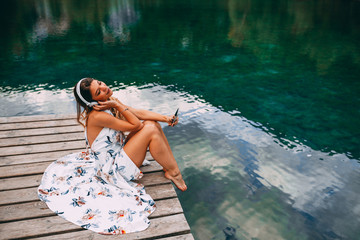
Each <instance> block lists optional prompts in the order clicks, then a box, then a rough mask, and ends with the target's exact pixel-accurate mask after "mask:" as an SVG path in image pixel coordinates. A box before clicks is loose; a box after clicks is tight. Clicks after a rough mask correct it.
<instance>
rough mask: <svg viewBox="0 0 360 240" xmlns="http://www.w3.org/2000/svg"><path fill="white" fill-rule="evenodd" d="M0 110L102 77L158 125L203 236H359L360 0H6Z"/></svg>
mask: <svg viewBox="0 0 360 240" xmlns="http://www.w3.org/2000/svg"><path fill="white" fill-rule="evenodd" d="M2 5H3V6H2V7H1V8H0V13H1V14H0V16H1V21H2V31H1V32H0V34H1V39H0V92H1V95H0V101H1V103H2V104H1V105H0V116H2V117H3V116H23V115H35V114H63V113H74V112H75V104H74V98H73V96H72V87H73V86H74V85H75V84H76V82H77V81H78V80H79V79H80V78H82V77H86V76H90V77H94V78H97V79H99V80H102V81H105V82H106V83H107V84H108V85H110V86H112V88H113V89H114V94H115V96H117V97H118V98H119V99H120V100H121V101H123V102H124V103H126V104H129V105H131V106H134V107H138V108H144V109H151V110H154V111H157V112H160V113H163V114H169V115H170V114H173V112H174V111H175V110H176V108H178V107H179V108H180V123H179V124H178V126H176V127H175V128H169V127H166V126H164V131H165V132H166V134H167V136H168V139H169V142H170V144H171V146H172V149H173V152H174V155H175V157H176V159H177V161H178V162H179V165H180V168H181V170H182V173H183V175H184V178H185V180H186V182H187V184H188V186H189V189H188V191H186V192H185V193H180V192H178V196H179V199H180V201H181V204H182V206H183V208H184V211H185V215H186V218H187V220H188V222H189V224H190V227H191V230H192V233H193V235H194V236H195V238H196V239H225V234H224V232H223V230H224V229H225V228H227V227H228V228H229V227H232V228H234V229H235V230H236V238H237V239H266V240H268V239H276V240H277V239H360V237H359V236H360V187H359V186H360V175H359V174H360V147H359V142H360V127H359V123H360V121H359V119H360V44H359V43H360V14H359V13H360V2H359V1H355V0H354V1H353V0H347V1H340V0H334V1H324V0H322V1H320V0H319V1H314V0H313V1H310V0H309V1H300V0H289V1H285V0H270V1H260V0H254V1H249V0H228V1H221V0H217V1H214V0H191V1H190V0H184V1H179V0H177V1H174V0H143V1H131V0H123V1H120V0H104V1H95V0H86V1H85V0H62V1H55V0H53V1H50V0H42V1H40V0H38V1H35V0H22V1H20V0H12V1H4V2H3V3H2Z"/></svg>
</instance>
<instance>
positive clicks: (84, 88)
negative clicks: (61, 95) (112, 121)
mask: <svg viewBox="0 0 360 240" xmlns="http://www.w3.org/2000/svg"><path fill="white" fill-rule="evenodd" d="M92 81H94V79H93V78H84V79H83V80H82V81H81V83H80V94H81V96H82V97H83V98H84V99H85V100H86V101H88V102H92V101H93V100H92V97H91V93H90V85H91V83H92ZM77 84H78V83H77ZM74 96H75V99H76V112H77V117H76V120H77V121H78V122H79V123H80V124H81V125H82V126H83V127H85V126H86V123H87V119H88V117H89V114H90V112H91V111H92V107H89V106H87V105H86V103H84V102H83V101H82V100H81V99H80V98H79V96H78V94H77V92H76V85H75V87H74ZM110 100H114V101H117V102H119V100H118V99H117V98H115V97H110ZM81 107H82V108H83V110H82V109H81ZM110 111H111V112H112V114H113V115H114V116H115V117H116V118H120V119H122V120H125V118H124V116H123V115H122V114H121V113H120V112H119V111H118V110H117V109H116V108H112V109H110Z"/></svg>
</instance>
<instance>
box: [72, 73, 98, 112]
mask: <svg viewBox="0 0 360 240" xmlns="http://www.w3.org/2000/svg"><path fill="white" fill-rule="evenodd" d="M85 79H86V78H83V79H81V80H80V81H79V82H78V83H77V84H76V93H77V95H78V96H79V98H80V100H81V101H82V102H83V103H85V104H86V106H88V107H93V106H95V105H97V104H98V103H97V102H88V101H86V100H85V98H83V96H81V93H80V84H81V82H82V80H85Z"/></svg>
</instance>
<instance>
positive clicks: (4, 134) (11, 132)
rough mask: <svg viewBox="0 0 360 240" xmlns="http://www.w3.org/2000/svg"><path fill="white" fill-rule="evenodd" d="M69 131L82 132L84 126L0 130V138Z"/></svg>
mask: <svg viewBox="0 0 360 240" xmlns="http://www.w3.org/2000/svg"><path fill="white" fill-rule="evenodd" d="M70 132H84V127H83V126H81V125H80V124H79V125H78V126H64V127H53V128H38V129H20V130H7V131H0V138H6V139H10V138H13V137H27V136H42V135H49V134H59V133H70Z"/></svg>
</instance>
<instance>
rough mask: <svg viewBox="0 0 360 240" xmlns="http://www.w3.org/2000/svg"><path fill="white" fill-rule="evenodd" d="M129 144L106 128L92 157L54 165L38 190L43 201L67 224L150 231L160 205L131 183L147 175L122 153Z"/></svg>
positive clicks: (66, 159)
mask: <svg viewBox="0 0 360 240" xmlns="http://www.w3.org/2000/svg"><path fill="white" fill-rule="evenodd" d="M109 113H110V112H109ZM110 114H111V113H110ZM86 135H87V134H86V130H85V137H86ZM124 139H125V136H124V134H123V133H122V132H118V131H115V130H113V129H110V128H103V129H102V130H101V132H100V133H99V135H98V136H97V138H96V139H95V141H94V142H93V144H92V146H91V149H90V151H89V152H82V153H74V154H70V155H67V156H65V157H63V158H60V159H58V160H57V161H55V162H53V163H51V164H50V165H49V166H48V168H47V169H46V171H45V172H44V175H43V177H42V180H41V184H40V186H39V187H38V196H39V198H40V200H42V201H44V202H46V204H47V205H48V207H49V208H50V209H51V210H52V211H54V212H55V213H56V214H58V215H59V216H61V217H63V218H64V219H66V220H68V221H70V222H72V223H74V224H77V225H79V226H81V227H83V228H86V229H90V230H92V231H95V232H98V233H101V234H124V233H130V232H137V231H141V230H144V229H146V228H147V227H148V226H149V224H150V222H149V220H148V216H149V215H150V214H151V213H152V212H154V211H155V208H156V206H155V202H154V201H153V199H152V198H151V197H150V195H148V194H146V192H145V189H144V186H143V185H141V184H138V183H135V182H132V180H138V179H140V178H141V177H142V175H143V174H142V172H141V171H140V170H139V168H138V167H137V166H136V165H135V164H134V163H133V162H132V161H131V159H130V158H129V157H128V156H127V155H126V153H125V151H124V150H123V146H124ZM86 143H87V145H88V141H87V137H86Z"/></svg>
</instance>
